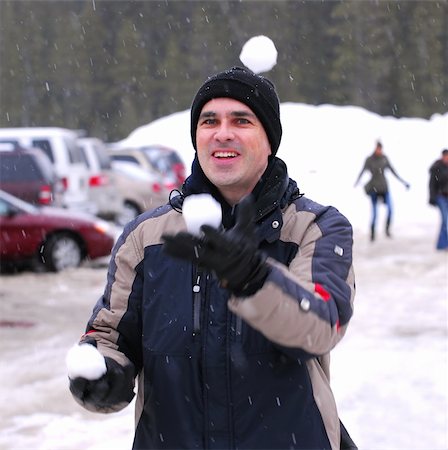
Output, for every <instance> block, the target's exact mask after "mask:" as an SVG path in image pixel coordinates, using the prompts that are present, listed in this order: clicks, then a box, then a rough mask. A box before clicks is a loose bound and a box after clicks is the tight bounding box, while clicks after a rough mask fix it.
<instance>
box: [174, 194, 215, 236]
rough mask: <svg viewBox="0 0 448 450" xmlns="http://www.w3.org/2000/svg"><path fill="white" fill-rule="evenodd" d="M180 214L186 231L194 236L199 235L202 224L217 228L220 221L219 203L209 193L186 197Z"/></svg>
mask: <svg viewBox="0 0 448 450" xmlns="http://www.w3.org/2000/svg"><path fill="white" fill-rule="evenodd" d="M182 214H183V217H184V220H185V223H186V224H187V229H188V231H189V232H190V233H191V234H195V235H196V236H199V234H200V229H201V226H202V225H210V226H211V227H213V228H218V227H219V226H220V225H221V221H222V210H221V205H220V204H219V203H218V202H217V201H216V200H215V199H214V198H213V197H212V196H211V195H210V194H197V195H189V196H188V197H186V198H185V200H184V204H183V206H182Z"/></svg>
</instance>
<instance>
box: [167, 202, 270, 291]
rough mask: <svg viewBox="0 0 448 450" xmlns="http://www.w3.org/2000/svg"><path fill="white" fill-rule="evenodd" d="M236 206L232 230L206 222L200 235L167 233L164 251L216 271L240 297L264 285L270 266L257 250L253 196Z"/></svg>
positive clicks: (227, 286) (225, 285)
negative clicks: (214, 226)
mask: <svg viewBox="0 0 448 450" xmlns="http://www.w3.org/2000/svg"><path fill="white" fill-rule="evenodd" d="M237 208H238V209H237V219H236V223H235V226H234V227H233V228H232V229H230V230H229V231H219V230H216V229H215V228H212V227H210V226H208V225H203V226H202V227H201V231H202V232H203V235H202V236H201V237H197V236H194V235H192V234H190V233H187V232H180V233H177V234H176V235H174V236H173V235H166V234H164V235H163V236H162V238H163V240H164V241H165V243H164V246H163V250H164V251H165V252H166V253H168V254H169V255H171V256H174V257H177V258H181V259H186V260H189V261H192V262H193V263H196V264H198V265H199V266H201V267H204V268H205V269H208V270H212V271H214V272H215V274H216V276H217V277H218V279H219V280H220V282H221V286H222V287H224V288H227V289H229V290H230V291H231V292H232V293H233V294H235V295H237V296H248V295H253V294H254V293H255V292H257V291H258V290H259V289H260V288H261V286H262V285H263V283H264V281H265V279H266V277H267V275H268V273H269V267H268V265H267V264H266V263H265V261H266V257H265V256H264V255H263V254H262V253H261V252H260V251H258V241H257V237H256V233H255V224H254V218H255V208H254V204H253V200H252V198H251V196H247V197H245V198H244V199H243V200H241V202H240V203H239V204H238V207H237Z"/></svg>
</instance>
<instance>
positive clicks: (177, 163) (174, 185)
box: [109, 145, 185, 190]
mask: <svg viewBox="0 0 448 450" xmlns="http://www.w3.org/2000/svg"><path fill="white" fill-rule="evenodd" d="M109 152H110V155H111V157H112V159H113V160H114V161H127V162H131V163H134V164H137V165H139V166H141V167H142V168H143V169H145V170H146V171H148V172H154V171H156V172H158V173H159V174H160V175H161V176H162V177H163V180H164V184H165V187H166V188H167V189H169V190H172V189H178V188H179V187H180V186H182V183H183V182H184V181H185V166H184V164H183V162H182V160H181V159H180V157H179V155H178V154H177V152H176V151H175V150H173V149H170V148H168V147H164V146H160V145H150V146H143V147H135V148H117V147H113V146H110V147H109Z"/></svg>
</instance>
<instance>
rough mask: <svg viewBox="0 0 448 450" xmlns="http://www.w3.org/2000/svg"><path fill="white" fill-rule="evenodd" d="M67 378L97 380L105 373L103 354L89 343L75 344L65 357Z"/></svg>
mask: <svg viewBox="0 0 448 450" xmlns="http://www.w3.org/2000/svg"><path fill="white" fill-rule="evenodd" d="M65 364H66V366H67V372H68V376H69V378H71V379H73V378H76V377H82V378H87V379H88V380H97V379H98V378H100V377H101V376H102V375H104V374H105V373H106V370H107V368H106V361H105V360H104V356H103V355H102V354H101V353H100V352H99V351H98V350H97V349H96V348H95V347H94V346H93V345H90V344H81V345H78V344H75V345H74V346H73V347H72V348H71V349H70V350H69V351H68V352H67V356H66V357H65Z"/></svg>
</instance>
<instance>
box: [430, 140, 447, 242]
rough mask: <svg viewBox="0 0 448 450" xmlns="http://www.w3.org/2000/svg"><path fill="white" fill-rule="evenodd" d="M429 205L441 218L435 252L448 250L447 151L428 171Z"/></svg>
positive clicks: (445, 150) (443, 151) (443, 152)
mask: <svg viewBox="0 0 448 450" xmlns="http://www.w3.org/2000/svg"><path fill="white" fill-rule="evenodd" d="M429 203H430V204H431V205H433V206H437V207H438V208H439V210H440V214H441V216H442V222H441V226H440V232H439V237H438V239H437V244H436V248H437V250H447V249H448V149H444V150H442V155H441V158H440V159H438V160H437V161H435V162H434V163H433V164H432V165H431V167H430V169H429Z"/></svg>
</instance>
